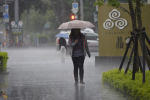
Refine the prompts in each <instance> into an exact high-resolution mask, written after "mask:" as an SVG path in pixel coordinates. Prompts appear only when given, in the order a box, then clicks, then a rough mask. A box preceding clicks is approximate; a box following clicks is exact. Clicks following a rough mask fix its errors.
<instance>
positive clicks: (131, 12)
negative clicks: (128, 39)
mask: <svg viewBox="0 0 150 100" xmlns="http://www.w3.org/2000/svg"><path fill="white" fill-rule="evenodd" d="M128 4H129V10H130V14H131V20H132V30H133V32H135V29H136V16H135V12H134V10H133V3H132V2H131V0H129V3H128Z"/></svg>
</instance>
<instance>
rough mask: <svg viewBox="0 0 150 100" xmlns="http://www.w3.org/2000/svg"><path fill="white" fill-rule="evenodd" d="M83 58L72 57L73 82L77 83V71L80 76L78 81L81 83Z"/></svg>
mask: <svg viewBox="0 0 150 100" xmlns="http://www.w3.org/2000/svg"><path fill="white" fill-rule="evenodd" d="M84 59H85V57H84V56H80V57H72V61H73V65H74V78H75V81H78V70H79V75H80V81H83V76H84V66H83V65H84Z"/></svg>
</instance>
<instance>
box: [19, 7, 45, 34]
mask: <svg viewBox="0 0 150 100" xmlns="http://www.w3.org/2000/svg"><path fill="white" fill-rule="evenodd" d="M21 19H22V21H23V23H24V24H23V30H24V31H25V33H26V32H35V33H37V32H41V31H42V29H43V26H44V24H45V23H46V17H45V15H41V14H40V13H39V11H35V8H34V7H32V9H30V10H29V13H28V11H27V10H25V11H24V13H23V14H22V16H21Z"/></svg>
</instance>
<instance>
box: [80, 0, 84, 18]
mask: <svg viewBox="0 0 150 100" xmlns="http://www.w3.org/2000/svg"><path fill="white" fill-rule="evenodd" d="M80 12H81V20H84V14H83V0H80Z"/></svg>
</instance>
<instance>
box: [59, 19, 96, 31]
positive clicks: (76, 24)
mask: <svg viewBox="0 0 150 100" xmlns="http://www.w3.org/2000/svg"><path fill="white" fill-rule="evenodd" d="M90 27H95V26H94V25H93V24H92V23H91V22H88V21H81V20H73V21H69V22H65V23H62V24H61V25H60V26H59V28H58V29H75V28H90Z"/></svg>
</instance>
